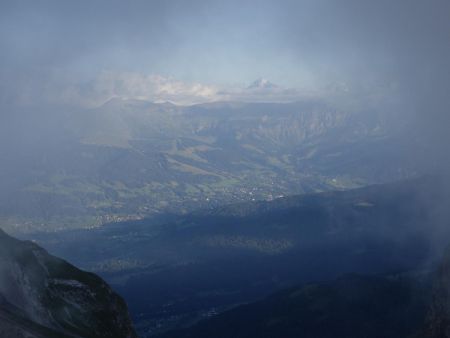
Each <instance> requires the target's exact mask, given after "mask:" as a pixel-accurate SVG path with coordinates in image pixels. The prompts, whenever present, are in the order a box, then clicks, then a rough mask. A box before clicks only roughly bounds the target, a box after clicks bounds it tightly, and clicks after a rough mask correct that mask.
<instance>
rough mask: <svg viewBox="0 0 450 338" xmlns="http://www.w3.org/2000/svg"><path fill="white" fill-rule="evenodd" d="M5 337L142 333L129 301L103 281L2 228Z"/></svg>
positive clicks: (0, 320)
mask: <svg viewBox="0 0 450 338" xmlns="http://www.w3.org/2000/svg"><path fill="white" fill-rule="evenodd" d="M0 336H1V337H9V338H21V337H46V338H48V337H50V338H51V337H86V338H87V337H89V338H94V337H95V338H101V337H102V338H103V337H105V338H106V337H111V338H112V337H114V338H122V337H123V338H134V337H136V334H135V332H134V329H133V326H132V323H131V320H130V317H129V315H128V310H127V306H126V304H125V302H124V301H123V300H122V298H121V297H120V296H118V295H117V294H116V293H115V292H114V291H113V290H112V289H111V288H110V287H109V286H108V285H107V284H106V283H105V282H104V281H103V280H102V279H101V278H99V277H97V276H96V275H94V274H91V273H87V272H83V271H81V270H79V269H77V268H75V267H74V266H72V265H70V264H69V263H67V262H65V261H64V260H61V259H58V258H56V257H54V256H52V255H50V254H48V253H47V252H46V251H45V250H44V249H42V248H40V247H39V246H37V245H36V244H34V243H32V242H28V241H19V240H17V239H14V238H12V237H10V236H8V235H7V234H5V233H4V232H3V231H1V230H0Z"/></svg>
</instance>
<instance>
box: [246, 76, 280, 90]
mask: <svg viewBox="0 0 450 338" xmlns="http://www.w3.org/2000/svg"><path fill="white" fill-rule="evenodd" d="M277 87H278V86H277V85H275V84H273V83H272V82H270V81H269V80H267V79H264V78H260V79H257V80H255V81H253V82H252V83H251V84H250V86H248V87H247V89H272V88H277Z"/></svg>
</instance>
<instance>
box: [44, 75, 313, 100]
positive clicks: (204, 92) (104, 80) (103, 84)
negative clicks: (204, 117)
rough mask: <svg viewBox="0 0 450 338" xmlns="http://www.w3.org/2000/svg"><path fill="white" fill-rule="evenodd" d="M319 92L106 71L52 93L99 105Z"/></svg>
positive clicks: (58, 97)
mask: <svg viewBox="0 0 450 338" xmlns="http://www.w3.org/2000/svg"><path fill="white" fill-rule="evenodd" d="M314 95H317V93H314V92H312V91H311V92H306V91H299V90H296V89H287V88H282V87H279V86H276V85H274V84H271V83H270V82H268V81H267V80H264V79H260V80H257V81H255V82H254V83H253V84H251V85H250V86H248V87H245V86H243V87H238V86H234V87H230V86H222V87H221V86H217V85H206V84H201V83H187V82H183V81H180V80H177V79H174V78H171V77H164V76H161V75H154V74H152V75H145V74H140V73H130V72H120V73H119V72H103V73H101V74H100V75H99V76H98V77H97V78H95V79H94V80H92V81H90V82H88V83H85V84H83V85H71V86H68V87H64V88H62V89H60V92H59V93H58V94H55V93H52V94H51V95H49V99H50V100H51V101H55V100H56V101H59V102H57V103H70V104H75V105H82V106H98V105H101V104H103V103H104V102H106V101H108V100H110V99H112V98H121V99H139V100H147V101H152V102H172V103H175V104H179V105H190V104H196V103H204V102H214V101H252V102H289V101H295V100H298V99H301V98H304V97H311V96H314Z"/></svg>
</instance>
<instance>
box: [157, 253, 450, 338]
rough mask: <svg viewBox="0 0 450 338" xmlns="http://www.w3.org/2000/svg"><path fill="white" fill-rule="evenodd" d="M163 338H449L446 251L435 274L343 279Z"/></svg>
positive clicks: (448, 258)
mask: <svg viewBox="0 0 450 338" xmlns="http://www.w3.org/2000/svg"><path fill="white" fill-rule="evenodd" d="M162 337H164V338H175V337H176V338H194V337H195V338H206V337H216V338H230V337H240V338H250V337H261V338H275V337H284V338H294V337H305V338H313V337H314V338H332V337H347V338H360V337H368V338H372V337H373V338H376V337H384V338H389V337H392V338H394V337H396V338H401V337H404V338H448V337H450V250H448V251H447V254H446V255H445V257H444V260H443V262H442V263H441V264H440V266H439V268H438V270H437V272H436V273H426V272H411V273H404V274H396V275H385V276H363V275H354V274H352V275H346V276H343V277H341V278H339V279H337V280H335V281H331V282H323V283H310V284H307V285H304V286H300V287H296V288H290V289H287V290H284V291H282V292H279V293H276V294H274V295H272V296H270V297H268V298H266V299H264V300H262V301H259V302H255V303H250V304H247V305H242V306H239V307H237V308H235V309H232V310H229V311H226V312H224V313H222V314H219V315H217V316H215V317H212V318H210V319H208V320H204V321H201V322H199V323H197V324H196V325H194V326H192V327H190V328H187V329H183V330H176V331H172V332H168V333H166V334H164V335H162Z"/></svg>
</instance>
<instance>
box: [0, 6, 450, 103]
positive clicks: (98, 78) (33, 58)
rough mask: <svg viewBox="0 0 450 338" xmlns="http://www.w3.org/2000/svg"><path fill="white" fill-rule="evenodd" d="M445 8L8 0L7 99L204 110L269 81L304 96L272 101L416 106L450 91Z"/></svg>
mask: <svg viewBox="0 0 450 338" xmlns="http://www.w3.org/2000/svg"><path fill="white" fill-rule="evenodd" d="M449 4H450V2H449V1H444V0H426V1H425V0H422V1H420V0H389V1H388V0H380V1H366V0H342V1H337V0H296V1H294V0H292V1H289V0H287V1H286V0H285V1H280V0H277V1H275V0H273V1H269V0H261V1H256V0H253V1H245V0H244V1H242V0H241V1H233V0H232V1H215V0H209V1H207V0H184V1H175V0H163V1H151V0H148V1H139V0H130V1H114V0H108V1H95V0H93V1H80V0H78V1H60V0H55V1H44V0H43V1H31V0H30V1H20V0H11V1H8V0H2V1H1V2H0V50H1V51H2V52H1V53H0V66H1V73H0V76H1V79H0V80H1V85H0V86H1V87H0V89H1V99H2V101H3V102H26V103H30V102H31V103H33V102H35V101H42V100H44V101H45V100H50V101H52V100H53V101H55V102H59V101H64V102H65V101H68V102H74V101H75V102H76V101H80V102H83V103H86V104H97V103H98V102H101V101H102V100H103V101H104V100H106V99H108V98H109V97H112V96H124V97H136V98H145V99H155V100H165V99H168V100H173V101H177V100H176V98H177V97H178V96H179V97H180V98H182V99H181V100H180V101H183V100H184V101H186V102H189V98H191V97H192V98H193V101H195V100H196V99H199V100H200V101H201V100H210V99H215V98H217V95H218V94H217V93H222V94H221V95H222V96H220V97H222V98H228V97H230V96H239V95H241V93H240V92H239V90H241V89H242V88H245V86H246V85H248V84H249V83H251V82H252V81H254V80H255V79H257V78H262V77H263V78H268V79H269V80H270V81H272V82H274V83H276V84H278V85H280V86H281V87H283V88H296V90H298V91H299V92H292V91H290V92H289V91H288V92H285V91H283V90H281V89H280V90H278V92H276V93H275V94H274V96H277V95H282V96H283V97H288V98H290V95H291V96H292V95H293V96H296V95H301V94H302V93H304V92H308V93H309V92H322V91H323V90H324V88H325V89H326V88H328V89H329V88H330V87H332V88H334V89H337V90H343V91H347V90H350V91H351V92H354V93H356V95H358V93H361V92H368V91H369V92H370V91H378V90H383V91H384V92H387V93H389V92H390V91H396V95H397V94H398V93H397V92H398V91H400V92H401V93H402V95H403V94H404V95H411V96H412V97H416V96H417V95H416V94H417V92H418V91H423V90H425V91H427V90H428V89H429V86H430V84H431V83H430V81H431V80H432V81H435V82H434V83H435V84H439V83H440V82H442V83H443V84H444V83H445V84H447V81H448V80H447V76H446V75H448V63H449V61H448V60H449V56H450V53H449V41H450V23H449V22H450V20H449V19H448V17H449V13H450V5H449ZM224 92H225V95H223V93H224ZM238 92H239V93H238ZM236 93H238V94H236ZM412 93H413V94H412ZM253 94H254V93H253ZM253 94H252V95H253ZM262 94H264V95H267V94H268V90H266V91H263V92H262ZM441 94H442V93H441ZM245 95H249V94H248V93H245ZM245 95H244V96H245ZM252 95H250V99H251V98H253V96H252ZM426 95H430V93H427V94H426ZM433 95H434V93H433ZM241 96H242V95H241ZM443 96H444V97H445V96H446V95H445V94H444V95H443Z"/></svg>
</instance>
